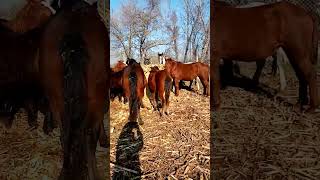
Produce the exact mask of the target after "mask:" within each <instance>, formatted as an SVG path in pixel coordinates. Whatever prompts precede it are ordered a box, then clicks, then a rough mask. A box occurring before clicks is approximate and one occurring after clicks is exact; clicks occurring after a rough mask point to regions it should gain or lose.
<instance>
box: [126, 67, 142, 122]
mask: <svg viewBox="0 0 320 180" xmlns="http://www.w3.org/2000/svg"><path fill="white" fill-rule="evenodd" d="M137 82H138V77H137V74H136V72H134V71H133V70H131V72H130V74H129V85H130V98H129V109H130V115H129V116H130V119H129V121H132V122H137V120H138V112H139V107H140V102H139V98H138V96H137V90H136V89H137Z"/></svg>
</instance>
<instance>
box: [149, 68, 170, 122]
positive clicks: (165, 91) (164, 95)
mask: <svg viewBox="0 0 320 180" xmlns="http://www.w3.org/2000/svg"><path fill="white" fill-rule="evenodd" d="M148 87H149V89H150V93H151V97H150V102H151V104H152V106H153V108H154V110H158V111H159V112H160V116H162V115H163V113H165V114H166V115H169V112H168V107H169V98H170V90H171V88H172V78H171V76H170V74H169V73H168V72H167V71H166V70H159V68H158V66H154V67H151V70H150V74H149V77H148ZM159 98H160V100H161V107H162V109H161V110H160V108H158V107H159V106H158V100H159Z"/></svg>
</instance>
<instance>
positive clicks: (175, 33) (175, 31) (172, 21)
mask: <svg viewBox="0 0 320 180" xmlns="http://www.w3.org/2000/svg"><path fill="white" fill-rule="evenodd" d="M165 27H166V30H167V31H169V32H170V38H171V42H170V43H171V44H172V49H173V51H174V55H175V59H179V50H178V37H179V27H178V17H177V13H176V12H175V11H171V12H169V18H168V23H166V26H165Z"/></svg>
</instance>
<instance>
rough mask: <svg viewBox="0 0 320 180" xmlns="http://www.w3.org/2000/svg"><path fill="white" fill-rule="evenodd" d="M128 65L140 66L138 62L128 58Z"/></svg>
mask: <svg viewBox="0 0 320 180" xmlns="http://www.w3.org/2000/svg"><path fill="white" fill-rule="evenodd" d="M126 64H127V65H128V66H130V65H132V64H138V63H137V61H136V60H135V59H132V58H127V61H126Z"/></svg>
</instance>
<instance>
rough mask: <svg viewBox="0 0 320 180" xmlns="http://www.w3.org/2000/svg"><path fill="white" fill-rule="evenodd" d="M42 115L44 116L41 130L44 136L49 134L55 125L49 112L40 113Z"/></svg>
mask: <svg viewBox="0 0 320 180" xmlns="http://www.w3.org/2000/svg"><path fill="white" fill-rule="evenodd" d="M42 113H43V114H44V121H43V126H42V130H43V132H44V133H45V134H49V133H51V132H52V131H53V129H54V128H55V124H54V123H53V117H52V113H51V112H50V111H48V112H42Z"/></svg>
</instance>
